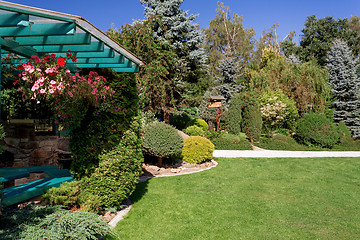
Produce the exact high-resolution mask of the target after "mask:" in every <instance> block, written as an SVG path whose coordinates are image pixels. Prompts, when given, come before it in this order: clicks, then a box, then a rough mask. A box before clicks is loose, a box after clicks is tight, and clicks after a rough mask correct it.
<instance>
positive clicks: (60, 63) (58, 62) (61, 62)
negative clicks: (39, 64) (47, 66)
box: [57, 57, 65, 67]
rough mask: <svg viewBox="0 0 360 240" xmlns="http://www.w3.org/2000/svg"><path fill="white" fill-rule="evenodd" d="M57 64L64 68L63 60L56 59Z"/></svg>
mask: <svg viewBox="0 0 360 240" xmlns="http://www.w3.org/2000/svg"><path fill="white" fill-rule="evenodd" d="M57 64H59V65H60V66H61V67H64V66H65V58H62V57H61V58H58V60H57Z"/></svg>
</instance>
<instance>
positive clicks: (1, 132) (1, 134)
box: [0, 124, 5, 154]
mask: <svg viewBox="0 0 360 240" xmlns="http://www.w3.org/2000/svg"><path fill="white" fill-rule="evenodd" d="M4 137H5V131H4V127H3V125H2V124H0V141H1V140H2V139H3V138H4ZM4 151H5V149H4V147H3V146H1V145H0V154H2V153H3V152H4Z"/></svg>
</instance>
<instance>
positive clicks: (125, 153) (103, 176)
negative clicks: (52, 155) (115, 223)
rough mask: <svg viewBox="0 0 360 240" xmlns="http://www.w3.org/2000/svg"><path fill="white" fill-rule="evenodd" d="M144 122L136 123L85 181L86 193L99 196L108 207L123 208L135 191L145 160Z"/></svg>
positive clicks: (103, 155) (101, 156)
mask: <svg viewBox="0 0 360 240" xmlns="http://www.w3.org/2000/svg"><path fill="white" fill-rule="evenodd" d="M141 143H142V142H141V138H140V123H139V122H138V121H134V122H133V123H132V125H131V126H130V129H129V130H127V131H126V132H125V133H124V135H123V136H122V138H121V140H120V143H119V144H118V145H117V146H115V147H114V148H113V149H111V150H109V151H107V152H105V153H103V154H102V155H100V163H99V167H98V168H96V169H95V172H94V173H93V174H92V175H91V176H90V177H89V178H85V179H84V182H85V190H86V191H88V192H90V193H92V194H93V195H96V196H99V198H100V200H101V203H102V204H103V205H104V206H105V207H114V206H119V205H120V204H121V203H122V201H123V200H125V199H126V198H128V197H129V196H130V194H131V193H132V192H133V191H134V190H135V187H136V183H137V181H138V179H139V177H140V175H141V163H142V162H143V161H144V158H143V155H142V151H141Z"/></svg>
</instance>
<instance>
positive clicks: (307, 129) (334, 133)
mask: <svg viewBox="0 0 360 240" xmlns="http://www.w3.org/2000/svg"><path fill="white" fill-rule="evenodd" d="M294 137H295V138H296V140H297V141H298V142H300V143H302V144H305V145H309V146H311V145H317V146H320V147H326V148H332V147H333V146H334V145H335V144H336V143H337V142H339V138H340V134H339V131H338V128H337V126H336V125H335V124H334V123H332V122H331V120H329V119H328V118H326V117H325V116H324V115H321V114H316V113H308V114H305V115H304V116H303V117H302V118H300V119H299V120H298V121H297V124H296V134H295V136H294Z"/></svg>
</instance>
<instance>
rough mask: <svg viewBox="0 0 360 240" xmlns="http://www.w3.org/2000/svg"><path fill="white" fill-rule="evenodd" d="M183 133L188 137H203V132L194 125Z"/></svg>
mask: <svg viewBox="0 0 360 240" xmlns="http://www.w3.org/2000/svg"><path fill="white" fill-rule="evenodd" d="M185 132H186V134H187V135H189V136H203V135H204V130H203V129H202V128H201V127H198V126H196V125H193V126H190V127H187V128H186V130H185Z"/></svg>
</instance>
